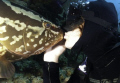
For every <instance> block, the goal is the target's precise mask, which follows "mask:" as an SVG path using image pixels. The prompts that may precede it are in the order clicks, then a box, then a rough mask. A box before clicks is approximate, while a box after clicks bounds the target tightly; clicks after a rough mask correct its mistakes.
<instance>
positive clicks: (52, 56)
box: [43, 41, 66, 63]
mask: <svg viewBox="0 0 120 83" xmlns="http://www.w3.org/2000/svg"><path fill="white" fill-rule="evenodd" d="M65 49H66V48H65V46H64V41H61V42H59V43H58V44H57V45H55V46H53V47H51V48H49V49H48V50H46V51H45V53H44V58H43V60H44V61H46V62H55V63H58V59H59V56H60V55H61V54H62V53H63V52H64V51H65Z"/></svg>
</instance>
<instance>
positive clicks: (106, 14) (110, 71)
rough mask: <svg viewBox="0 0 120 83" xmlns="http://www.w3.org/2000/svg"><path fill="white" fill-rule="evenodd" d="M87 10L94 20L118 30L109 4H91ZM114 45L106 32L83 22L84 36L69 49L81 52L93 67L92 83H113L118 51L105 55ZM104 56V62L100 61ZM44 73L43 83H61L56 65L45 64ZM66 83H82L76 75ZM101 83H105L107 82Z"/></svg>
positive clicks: (92, 23) (119, 69)
mask: <svg viewBox="0 0 120 83" xmlns="http://www.w3.org/2000/svg"><path fill="white" fill-rule="evenodd" d="M89 10H90V11H94V13H95V16H96V17H99V18H101V19H103V20H106V21H107V22H110V23H112V24H113V26H118V16H117V12H116V9H115V7H114V5H113V4H112V3H107V2H105V1H94V2H90V4H89ZM116 43H117V38H116V36H115V35H114V34H112V33H110V32H109V30H106V29H105V28H104V27H102V26H100V25H98V24H96V23H94V22H91V21H87V20H85V26H84V30H83V34H82V36H81V38H80V39H79V40H78V42H77V43H76V44H75V46H74V47H73V48H72V49H74V50H79V51H82V52H84V53H85V54H86V55H87V57H88V60H89V63H91V64H92V69H91V70H90V75H89V78H90V80H91V81H92V82H91V83H97V81H101V83H102V80H108V79H110V81H111V80H112V81H114V80H116V79H115V78H118V77H119V75H120V67H119V65H120V60H119V59H120V57H119V56H120V47H118V48H117V49H115V50H113V51H111V52H109V53H107V54H105V53H106V52H107V51H109V50H110V49H112V47H113V46H114V45H115V44H116ZM103 55H104V56H105V57H107V58H100V57H101V56H103ZM51 56H52V55H51ZM109 59H110V60H109ZM97 60H98V62H97ZM107 61H108V62H107ZM48 67H49V68H48ZM43 71H44V77H43V79H44V83H60V81H59V64H58V63H47V62H45V64H44V67H43ZM50 81H51V82H50ZM94 81H96V82H94ZM108 81H109V80H108ZM68 83H82V82H80V78H79V75H77V71H75V72H74V74H73V75H72V76H71V78H70V81H69V82H68ZM98 83H99V82H98ZM103 83H107V81H104V82H103Z"/></svg>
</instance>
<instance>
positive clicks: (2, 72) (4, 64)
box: [0, 56, 15, 78]
mask: <svg viewBox="0 0 120 83" xmlns="http://www.w3.org/2000/svg"><path fill="white" fill-rule="evenodd" d="M14 73H15V67H14V66H13V64H12V63H11V62H9V61H8V60H7V59H6V58H4V57H3V56H2V57H0V78H10V77H12V76H13V75H14Z"/></svg>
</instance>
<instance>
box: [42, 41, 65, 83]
mask: <svg viewBox="0 0 120 83" xmlns="http://www.w3.org/2000/svg"><path fill="white" fill-rule="evenodd" d="M63 43H64V41H62V42H60V43H58V44H57V45H56V46H54V47H51V48H49V49H48V50H46V52H45V54H44V58H43V60H44V64H43V82H44V83H60V80H59V63H58V58H59V56H60V55H61V54H62V53H63V52H64V51H65V49H66V48H65V46H64V44H63Z"/></svg>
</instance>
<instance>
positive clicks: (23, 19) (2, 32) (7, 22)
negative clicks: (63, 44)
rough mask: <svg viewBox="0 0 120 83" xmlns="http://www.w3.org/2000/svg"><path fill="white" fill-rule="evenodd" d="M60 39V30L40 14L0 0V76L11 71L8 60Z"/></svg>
mask: <svg viewBox="0 0 120 83" xmlns="http://www.w3.org/2000/svg"><path fill="white" fill-rule="evenodd" d="M62 39H63V31H62V30H61V29H60V28H59V27H58V26H57V25H55V24H54V23H52V22H50V21H48V20H47V19H45V18H44V17H42V16H41V15H40V14H38V13H36V12H34V11H32V10H30V9H28V8H25V7H22V6H19V5H17V4H14V3H12V2H9V1H8V0H0V78H9V77H11V76H13V75H14V72H15V68H14V66H13V64H12V63H11V62H14V61H18V60H22V59H25V58H28V57H30V56H32V55H36V54H40V53H42V52H43V51H45V50H46V49H48V48H49V47H51V46H53V45H55V44H57V43H58V42H59V41H61V40H62Z"/></svg>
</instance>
